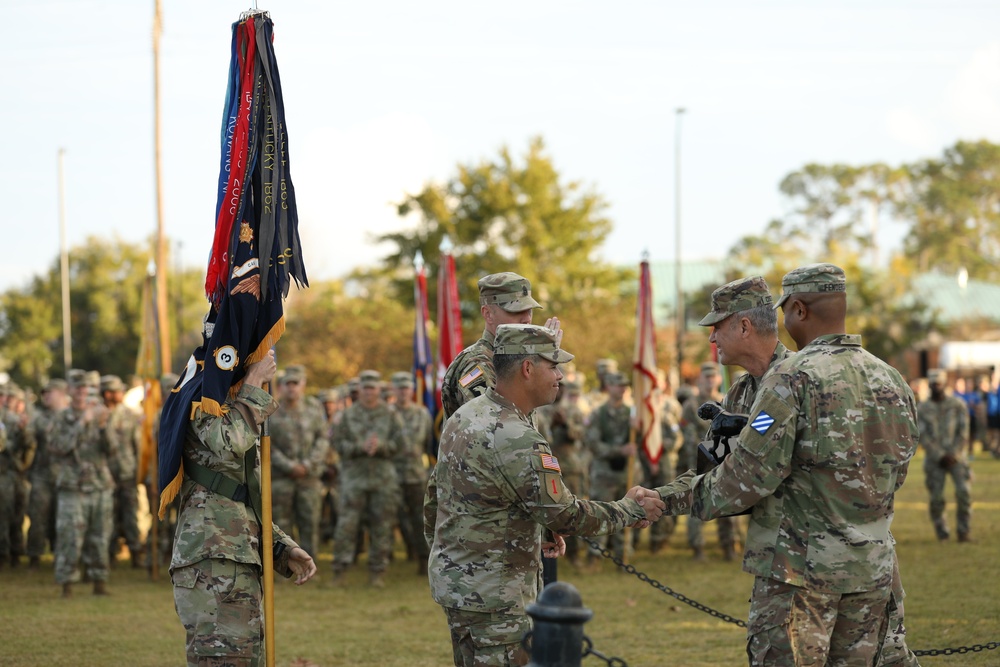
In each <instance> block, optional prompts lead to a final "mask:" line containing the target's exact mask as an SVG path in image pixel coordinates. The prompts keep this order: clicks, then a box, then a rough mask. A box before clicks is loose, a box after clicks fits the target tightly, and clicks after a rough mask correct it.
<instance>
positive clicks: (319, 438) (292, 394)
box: [270, 365, 330, 557]
mask: <svg viewBox="0 0 1000 667" xmlns="http://www.w3.org/2000/svg"><path fill="white" fill-rule="evenodd" d="M278 390H279V392H280V394H281V408H280V409H279V410H278V411H277V412H276V413H274V415H273V416H272V417H271V421H270V432H271V469H272V477H271V503H272V507H273V508H274V522H275V523H276V524H278V525H279V526H284V527H285V530H287V531H288V532H289V533H291V532H292V530H293V528H297V529H298V533H297V535H296V537H297V538H298V543H299V546H301V547H302V548H303V549H305V550H306V551H307V552H309V555H310V556H313V557H315V556H316V555H317V554H318V553H319V543H320V538H319V515H320V509H321V503H322V498H323V483H322V482H321V481H320V477H322V475H323V473H324V472H325V470H326V457H327V453H328V452H329V450H330V440H329V437H328V431H327V423H326V413H325V412H324V410H323V407H322V406H321V405H319V404H318V403H317V402H316V401H314V400H312V399H309V398H307V397H306V396H305V390H306V369H305V368H304V367H302V366H298V365H295V366H289V367H288V368H286V369H285V373H284V376H283V377H282V379H281V381H280V383H279V385H278Z"/></svg>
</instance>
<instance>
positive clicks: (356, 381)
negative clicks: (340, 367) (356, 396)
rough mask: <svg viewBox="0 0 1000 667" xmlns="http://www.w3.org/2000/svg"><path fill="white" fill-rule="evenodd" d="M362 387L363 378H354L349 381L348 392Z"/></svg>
mask: <svg viewBox="0 0 1000 667" xmlns="http://www.w3.org/2000/svg"><path fill="white" fill-rule="evenodd" d="M360 386H361V378H359V377H353V378H351V379H350V380H348V381H347V392H348V393H350V392H352V391H354V390H355V389H358V388H359V387H360Z"/></svg>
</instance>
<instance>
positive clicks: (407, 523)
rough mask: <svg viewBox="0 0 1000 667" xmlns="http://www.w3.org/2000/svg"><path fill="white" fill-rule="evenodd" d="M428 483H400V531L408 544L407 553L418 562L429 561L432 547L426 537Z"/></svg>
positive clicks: (398, 517) (398, 518)
mask: <svg viewBox="0 0 1000 667" xmlns="http://www.w3.org/2000/svg"><path fill="white" fill-rule="evenodd" d="M426 486H427V485H426V484H421V483H419V482H418V483H415V484H400V492H401V493H400V502H399V511H398V513H397V517H396V518H397V520H398V521H399V532H400V534H402V536H403V542H404V543H405V544H406V553H407V554H409V555H411V556H413V557H414V558H415V559H416V560H417V561H418V562H420V561H422V562H424V563H426V562H427V557H428V556H429V555H430V547H428V546H427V540H425V539H424V487H426Z"/></svg>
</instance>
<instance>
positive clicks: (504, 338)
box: [493, 324, 573, 364]
mask: <svg viewBox="0 0 1000 667" xmlns="http://www.w3.org/2000/svg"><path fill="white" fill-rule="evenodd" d="M493 354H537V355H538V356H540V357H542V358H543V359H548V360H549V361H553V362H555V363H557V364H564V363H566V362H567V361H571V360H572V359H573V355H572V354H570V353H569V352H566V351H565V350H560V349H559V343H558V337H557V335H556V332H555V331H553V330H552V329H546V328H545V327H542V326H538V325H537V324H501V325H500V326H498V327H497V337H496V342H495V343H494V346H493Z"/></svg>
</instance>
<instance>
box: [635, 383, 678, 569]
mask: <svg viewBox="0 0 1000 667" xmlns="http://www.w3.org/2000/svg"><path fill="white" fill-rule="evenodd" d="M657 383H658V386H659V387H660V389H658V390H657V391H658V395H659V398H658V401H659V404H660V406H659V407H660V441H661V443H662V446H663V449H662V450H661V454H660V460H659V461H657V462H656V464H655V465H654V464H653V463H652V461H650V459H649V455H648V454H647V453H646V450H645V449H643V448H640V449H639V462H640V463H641V464H642V475H643V480H644V482H643V483H644V484H646V485H647V486H650V487H657V486H663V485H664V484H667V483H668V482H670V481H671V480H672V479H673V478H674V471H675V470H676V468H677V454H678V451H679V450H680V448H681V445H682V444H683V443H684V434H683V433H682V431H681V405H680V403H678V402H677V399H675V398H674V397H673V396H671V394H670V380H669V378H668V377H667V374H666V373H665V372H663V371H662V370H660V371H657ZM676 525H677V521H676V518H675V517H672V516H665V517H663V518H662V519H660V520H659V521H657V522H656V523H654V524H653V525H652V526H650V529H649V550H650V551H651V552H652V553H654V554H655V553H659V552H660V550H662V549H663V547H665V546H666V545H667V543H668V542H669V541H670V536H671V535H673V533H674V528H676ZM636 538H638V535H636Z"/></svg>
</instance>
